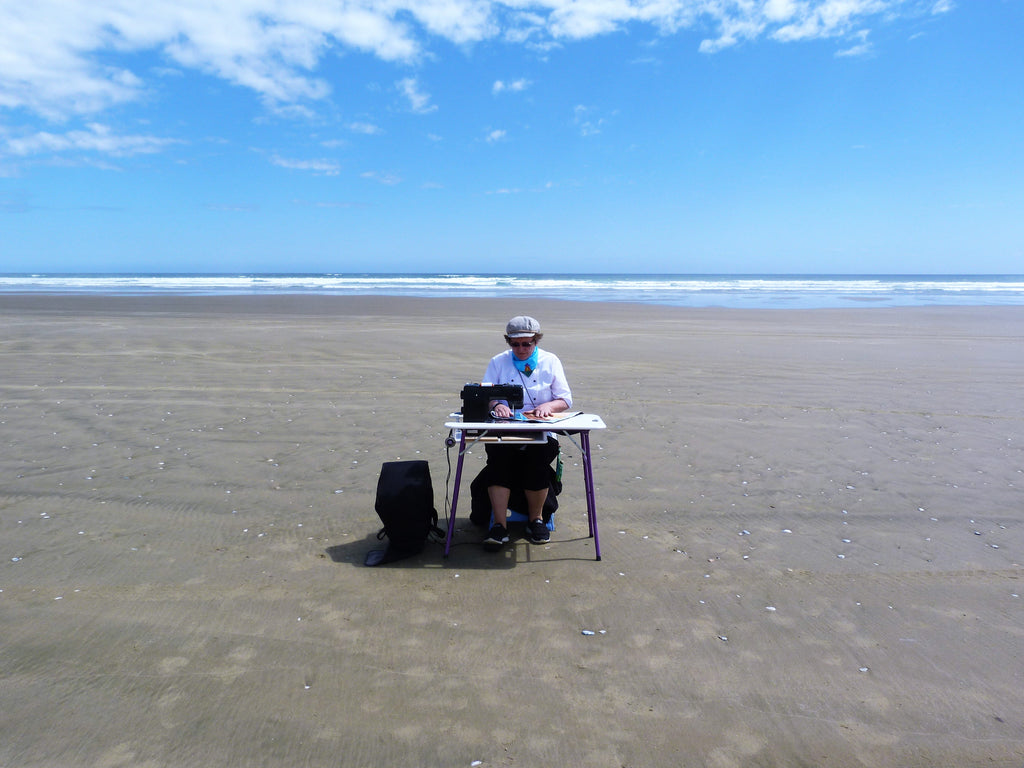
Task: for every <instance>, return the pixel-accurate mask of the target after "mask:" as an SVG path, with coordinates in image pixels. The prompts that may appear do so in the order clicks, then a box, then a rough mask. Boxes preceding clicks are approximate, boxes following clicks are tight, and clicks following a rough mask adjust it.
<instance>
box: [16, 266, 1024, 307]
mask: <svg viewBox="0 0 1024 768" xmlns="http://www.w3.org/2000/svg"><path fill="white" fill-rule="evenodd" d="M14 293H19V294H87V295H133V296H138V295H181V296H212V295H273V294H302V295H312V296H418V297H431V298H456V297H459V298H461V297H476V298H519V297H530V298H544V299H558V300H565V301H598V302H632V303H639V304H662V305H669V306H677V307H729V308H743V309H772V308H790V309H792V308H798V309H817V308H840V307H897V306H1007V305H1017V306H1021V305H1024V275H642V274H619V275H611V274H594V275H587V274H550V275H515V274H507V275H501V274H479V275H468V274H0V294H14Z"/></svg>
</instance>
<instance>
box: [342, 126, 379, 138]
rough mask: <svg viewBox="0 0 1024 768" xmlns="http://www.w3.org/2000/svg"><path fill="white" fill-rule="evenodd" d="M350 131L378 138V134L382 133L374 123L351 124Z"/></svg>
mask: <svg viewBox="0 0 1024 768" xmlns="http://www.w3.org/2000/svg"><path fill="white" fill-rule="evenodd" d="M348 129H349V130H350V131H352V133H362V134H364V135H366V136H376V135H377V134H378V133H382V131H381V129H380V126H378V125H374V124H373V123H349V124H348Z"/></svg>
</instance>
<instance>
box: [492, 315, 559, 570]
mask: <svg viewBox="0 0 1024 768" xmlns="http://www.w3.org/2000/svg"><path fill="white" fill-rule="evenodd" d="M542 336H543V334H542V333H541V332H540V323H538V322H537V321H536V320H534V319H533V318H532V317H528V316H526V315H519V316H517V317H513V318H512V319H511V320H509V321H508V324H507V325H506V326H505V341H506V342H507V343H508V346H509V348H508V349H507V350H505V351H504V352H502V353H501V354H498V355H495V356H494V357H493V358H491V362H490V363H489V364H488V366H487V373H486V374H485V376H484V379H483V380H484V381H485V382H486V383H488V384H518V385H520V386H521V387H522V388H523V414H524V415H526V416H530V417H534V418H539V419H544V418H548V417H550V416H552V415H553V414H556V413H560V412H562V411H566V410H568V409H569V408H570V407H571V406H572V392H571V391H570V390H569V383H568V382H567V381H566V379H565V371H563V370H562V362H561V361H560V360H559V359H558V358H557V357H556V356H555V355H553V354H551V353H550V352H546V351H544V350H543V349H540V348H539V347H538V346H537V343H538V342H539V341H540V340H541V337H542ZM490 408H491V412H492V413H493V414H494V416H495V418H499V419H509V418H514V417H515V414H514V413H513V411H512V409H510V408H509V406H508V403H506V402H505V401H504V400H492V401H491V403H490ZM545 434H546V435H547V442H546V443H543V444H536V445H501V444H494V443H491V444H489V445H488V446H487V470H488V477H489V478H490V482H491V483H492V484H491V485H488V487H487V495H488V497H489V499H490V502H491V511H492V513H493V515H494V522H493V525H492V526H491V529H490V531H489V532H488V534H487V538H486V539H484V548H485V549H487V550H489V551H498V550H500V549H501V548H502V546H503V545H505V544H507V543H508V522H507V520H508V499H509V495H510V493H511V488H512V487H513V486H516V487H520V488H522V489H523V492H524V493H525V495H526V505H527V517H528V518H529V521H528V522H527V524H526V538H527V540H529V541H530V542H531V543H533V544H543V543H544V542H546V541H548V539H550V538H551V534H550V533H549V532H548V528H547V526H546V525H545V524H544V501H545V499H547V496H548V487H549V485H550V466H551V462H552V461H553V460H554V459H555V458H556V457H557V456H558V441H557V440H556V439H555V437H554V436H553V435H551V434H550V433H545Z"/></svg>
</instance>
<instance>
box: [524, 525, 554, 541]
mask: <svg viewBox="0 0 1024 768" xmlns="http://www.w3.org/2000/svg"><path fill="white" fill-rule="evenodd" d="M526 540H527V541H529V542H530V543H531V544H547V543H548V542H549V541H551V531H549V530H548V527H547V526H546V525H545V524H544V521H543V520H531V521H530V522H528V523H527V524H526Z"/></svg>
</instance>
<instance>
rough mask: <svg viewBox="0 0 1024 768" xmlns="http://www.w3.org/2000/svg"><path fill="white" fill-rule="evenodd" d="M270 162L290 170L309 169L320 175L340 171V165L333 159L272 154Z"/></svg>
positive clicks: (329, 174)
mask: <svg viewBox="0 0 1024 768" xmlns="http://www.w3.org/2000/svg"><path fill="white" fill-rule="evenodd" d="M270 162H271V163H272V164H274V165H276V166H278V167H280V168H287V169H288V170H290V171H310V172H312V173H315V174H317V175H320V176H337V175H338V174H339V173H341V166H340V165H339V164H338V163H337V162H335V161H334V160H293V159H290V158H287V157H281V156H280V155H272V156H271V158H270Z"/></svg>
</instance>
